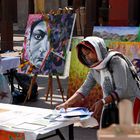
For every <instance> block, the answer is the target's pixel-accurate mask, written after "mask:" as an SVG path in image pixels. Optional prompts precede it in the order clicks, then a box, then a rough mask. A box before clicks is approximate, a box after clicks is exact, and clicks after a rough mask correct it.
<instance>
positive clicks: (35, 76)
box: [23, 74, 37, 104]
mask: <svg viewBox="0 0 140 140" xmlns="http://www.w3.org/2000/svg"><path fill="white" fill-rule="evenodd" d="M36 78H37V74H35V75H34V76H33V77H32V79H31V83H30V86H29V89H28V91H27V95H26V98H25V100H24V102H23V104H25V102H26V101H27V99H30V97H31V94H32V88H33V85H34V83H35V82H36Z"/></svg>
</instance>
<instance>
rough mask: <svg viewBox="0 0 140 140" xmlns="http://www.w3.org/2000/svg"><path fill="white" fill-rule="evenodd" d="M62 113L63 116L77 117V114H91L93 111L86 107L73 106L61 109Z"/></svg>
mask: <svg viewBox="0 0 140 140" xmlns="http://www.w3.org/2000/svg"><path fill="white" fill-rule="evenodd" d="M60 114H61V115H62V116H63V117H75V116H91V114H92V112H89V110H88V109H87V108H85V107H73V108H68V109H67V110H66V111H65V110H60Z"/></svg>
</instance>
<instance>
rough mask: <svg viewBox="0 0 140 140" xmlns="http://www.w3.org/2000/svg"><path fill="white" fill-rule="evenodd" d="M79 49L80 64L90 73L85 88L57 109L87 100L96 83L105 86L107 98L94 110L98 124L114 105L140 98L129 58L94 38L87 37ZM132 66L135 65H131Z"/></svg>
mask: <svg viewBox="0 0 140 140" xmlns="http://www.w3.org/2000/svg"><path fill="white" fill-rule="evenodd" d="M76 48H77V55H78V59H79V61H80V62H81V63H82V64H83V65H85V66H86V67H88V68H89V69H90V71H89V73H88V75H87V78H86V80H85V81H84V83H83V85H82V86H81V87H80V88H79V89H78V90H77V91H76V92H75V93H74V94H73V95H72V96H71V97H70V98H69V99H68V100H67V101H66V102H64V103H62V104H60V105H58V106H56V109H61V108H65V109H67V108H68V107H71V106H72V105H74V103H76V102H77V101H80V100H81V101H82V100H84V98H85V96H87V95H88V94H89V92H90V90H91V89H92V88H93V87H94V86H95V85H96V83H98V84H100V85H101V88H102V92H103V98H102V99H100V100H98V101H96V102H95V103H94V104H93V105H92V106H91V108H90V111H93V116H94V117H95V118H96V119H97V120H100V117H101V118H103V117H104V116H102V115H101V112H102V109H103V107H106V106H107V105H109V104H110V103H112V102H114V101H119V100H122V99H129V100H130V101H132V102H134V100H135V98H136V97H138V98H140V89H139V88H138V86H137V83H136V81H135V79H134V78H133V76H132V73H131V71H130V68H129V65H128V63H127V62H126V60H125V59H127V58H126V56H124V55H123V54H121V53H120V52H117V51H113V50H108V49H107V47H106V45H105V42H104V40H103V39H102V38H99V37H93V36H92V37H86V38H85V39H84V40H82V41H81V42H80V43H79V44H78V45H77V46H76ZM124 58H125V59H124ZM127 60H128V59H127ZM128 61H129V60H128ZM129 64H131V65H132V63H131V61H129ZM134 70H135V69H134ZM101 121H102V119H101ZM100 125H101V126H102V122H100Z"/></svg>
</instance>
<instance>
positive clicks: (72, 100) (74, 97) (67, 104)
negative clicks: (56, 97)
mask: <svg viewBox="0 0 140 140" xmlns="http://www.w3.org/2000/svg"><path fill="white" fill-rule="evenodd" d="M83 99H84V97H83V95H82V94H80V93H78V92H76V93H75V94H73V95H72V96H71V97H70V98H69V99H68V100H67V101H66V102H64V103H62V104H60V105H58V106H56V109H61V108H64V109H67V108H68V107H70V106H72V105H73V104H74V103H76V102H77V101H80V100H83Z"/></svg>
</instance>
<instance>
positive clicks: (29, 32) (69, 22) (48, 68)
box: [19, 13, 75, 75]
mask: <svg viewBox="0 0 140 140" xmlns="http://www.w3.org/2000/svg"><path fill="white" fill-rule="evenodd" d="M74 23H75V14H74V13H58V14H53V13H50V14H46V15H45V14H33V15H29V18H28V21H27V26H26V31H25V39H24V43H23V55H22V63H21V65H20V66H19V72H22V73H26V74H38V75H48V74H52V75H63V74H64V70H65V63H66V61H67V54H68V52H69V49H70V42H71V38H72V32H73V27H74Z"/></svg>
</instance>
